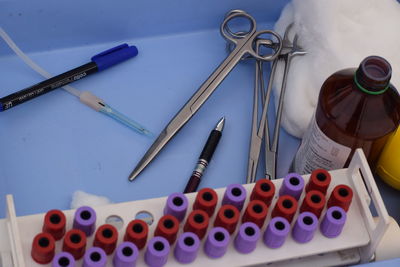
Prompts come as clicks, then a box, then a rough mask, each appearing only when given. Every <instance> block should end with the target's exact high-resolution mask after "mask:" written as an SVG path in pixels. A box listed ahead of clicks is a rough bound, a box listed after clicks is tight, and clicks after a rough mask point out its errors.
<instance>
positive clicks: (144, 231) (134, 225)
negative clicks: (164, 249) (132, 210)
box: [124, 220, 149, 249]
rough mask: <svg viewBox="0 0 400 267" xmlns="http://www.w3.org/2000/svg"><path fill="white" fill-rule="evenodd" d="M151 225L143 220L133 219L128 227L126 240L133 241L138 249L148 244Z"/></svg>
mask: <svg viewBox="0 0 400 267" xmlns="http://www.w3.org/2000/svg"><path fill="white" fill-rule="evenodd" d="M148 234H149V226H148V225H147V223H146V222H145V221H143V220H133V221H131V222H130V223H129V224H128V226H127V227H126V231H125V236H124V241H129V242H132V243H133V244H135V245H136V246H137V248H138V249H142V248H143V247H144V246H145V245H146V241H147V236H148Z"/></svg>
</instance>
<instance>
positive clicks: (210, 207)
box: [193, 188, 218, 217]
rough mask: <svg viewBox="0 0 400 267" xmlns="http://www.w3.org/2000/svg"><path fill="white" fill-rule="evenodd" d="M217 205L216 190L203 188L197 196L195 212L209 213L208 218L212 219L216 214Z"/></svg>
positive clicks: (194, 206)
mask: <svg viewBox="0 0 400 267" xmlns="http://www.w3.org/2000/svg"><path fill="white" fill-rule="evenodd" d="M217 203H218V195H217V193H216V192H215V191H214V189H211V188H203V189H201V190H200V191H199V192H198V193H197V195H196V200H195V201H194V204H193V210H204V211H205V212H207V214H208V216H209V217H211V216H213V214H214V211H215V207H216V206H217Z"/></svg>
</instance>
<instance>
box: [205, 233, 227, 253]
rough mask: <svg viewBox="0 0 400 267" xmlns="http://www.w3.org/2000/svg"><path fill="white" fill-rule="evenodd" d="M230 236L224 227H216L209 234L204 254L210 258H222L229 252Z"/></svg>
mask: <svg viewBox="0 0 400 267" xmlns="http://www.w3.org/2000/svg"><path fill="white" fill-rule="evenodd" d="M229 240H230V236H229V233H228V231H227V230H226V229H225V228H222V227H214V228H213V229H211V230H210V231H209V233H208V236H207V239H206V242H205V244H204V253H205V254H206V255H207V256H208V257H210V258H220V257H222V256H224V254H225V253H226V251H227V250H228V245H229Z"/></svg>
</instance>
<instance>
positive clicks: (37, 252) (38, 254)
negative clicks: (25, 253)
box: [31, 233, 56, 264]
mask: <svg viewBox="0 0 400 267" xmlns="http://www.w3.org/2000/svg"><path fill="white" fill-rule="evenodd" d="M55 248H56V241H55V240H54V237H53V236H52V235H51V234H49V233H40V234H38V235H36V236H35V238H34V239H33V241H32V250H31V256H32V259H33V260H34V261H36V262H37V263H39V264H47V263H50V262H51V261H52V260H53V258H54V254H55Z"/></svg>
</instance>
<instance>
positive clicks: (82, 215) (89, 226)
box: [72, 206, 96, 236]
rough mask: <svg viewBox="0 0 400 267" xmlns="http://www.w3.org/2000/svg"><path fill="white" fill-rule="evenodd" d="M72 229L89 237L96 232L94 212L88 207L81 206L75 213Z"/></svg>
mask: <svg viewBox="0 0 400 267" xmlns="http://www.w3.org/2000/svg"><path fill="white" fill-rule="evenodd" d="M72 228H74V229H79V230H81V231H83V232H84V233H85V234H86V236H91V235H92V234H93V233H94V230H96V212H95V211H94V209H92V208H91V207H88V206H82V207H80V208H78V209H77V210H76V211H75V215H74V222H73V225H72Z"/></svg>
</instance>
